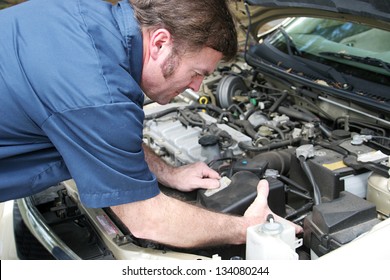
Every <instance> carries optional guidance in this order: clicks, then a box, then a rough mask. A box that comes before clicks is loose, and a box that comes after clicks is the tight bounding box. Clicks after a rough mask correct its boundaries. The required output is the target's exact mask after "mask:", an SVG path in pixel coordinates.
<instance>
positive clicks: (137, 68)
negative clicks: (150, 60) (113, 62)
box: [113, 0, 143, 84]
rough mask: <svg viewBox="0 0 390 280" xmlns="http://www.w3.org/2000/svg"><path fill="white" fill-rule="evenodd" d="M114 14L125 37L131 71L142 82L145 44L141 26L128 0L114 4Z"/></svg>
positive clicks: (136, 79)
mask: <svg viewBox="0 0 390 280" xmlns="http://www.w3.org/2000/svg"><path fill="white" fill-rule="evenodd" d="M113 14H114V17H115V18H116V20H117V22H118V25H119V29H120V31H121V33H122V36H123V38H124V39H125V44H126V50H127V55H128V57H129V72H130V74H131V76H132V77H133V78H134V80H135V81H136V82H137V83H138V84H140V82H141V75H142V66H143V65H142V60H143V44H142V33H141V29H140V26H139V24H138V22H137V20H136V18H135V16H134V11H133V8H132V6H131V5H130V3H129V1H128V0H122V1H120V2H118V3H117V4H116V5H115V6H113Z"/></svg>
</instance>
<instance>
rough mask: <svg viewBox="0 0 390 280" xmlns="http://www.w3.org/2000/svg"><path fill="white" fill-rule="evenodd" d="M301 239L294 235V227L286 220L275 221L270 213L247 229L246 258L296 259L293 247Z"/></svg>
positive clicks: (296, 246) (300, 241) (298, 244)
mask: <svg viewBox="0 0 390 280" xmlns="http://www.w3.org/2000/svg"><path fill="white" fill-rule="evenodd" d="M301 245H302V239H297V238H296V237H295V228H294V227H293V226H292V225H291V224H289V223H288V222H287V221H281V222H276V221H275V220H274V218H273V216H272V215H269V216H268V217H267V221H266V222H265V223H263V224H260V225H255V226H252V227H249V228H248V229H247V240H246V259H247V260H297V259H298V254H297V253H296V252H295V249H296V248H298V247H299V246H301Z"/></svg>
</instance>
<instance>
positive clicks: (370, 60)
mask: <svg viewBox="0 0 390 280" xmlns="http://www.w3.org/2000/svg"><path fill="white" fill-rule="evenodd" d="M319 54H320V55H324V56H330V57H336V58H340V59H345V60H350V61H355V62H360V63H363V64H367V65H370V66H375V67H379V68H383V69H385V70H386V71H388V72H390V63H388V62H386V61H384V60H382V59H379V58H375V57H369V56H365V57H363V56H357V55H352V54H346V53H337V52H320V53H319Z"/></svg>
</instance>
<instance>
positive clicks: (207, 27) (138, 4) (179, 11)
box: [130, 0, 237, 60]
mask: <svg viewBox="0 0 390 280" xmlns="http://www.w3.org/2000/svg"><path fill="white" fill-rule="evenodd" d="M130 2H131V3H132V5H133V9H134V12H135V16H136V18H137V20H138V22H139V23H140V25H141V26H142V27H143V28H152V29H157V28H165V29H167V30H168V31H169V32H170V33H171V35H172V38H173V40H174V44H175V45H174V48H175V49H176V51H179V52H180V50H184V51H187V50H189V51H195V50H199V49H201V48H203V47H210V48H212V49H214V50H216V51H219V52H221V53H222V54H223V56H224V59H225V60H230V59H232V58H233V57H234V56H235V55H236V52H237V31H236V28H235V25H234V21H233V18H232V14H231V12H230V10H229V7H228V4H227V1H226V0H180V1H177V0H130ZM179 47H182V49H179Z"/></svg>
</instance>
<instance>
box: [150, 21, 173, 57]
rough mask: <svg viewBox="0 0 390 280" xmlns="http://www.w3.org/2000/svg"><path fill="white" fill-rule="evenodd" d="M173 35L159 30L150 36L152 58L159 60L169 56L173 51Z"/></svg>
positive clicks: (164, 30)
mask: <svg viewBox="0 0 390 280" xmlns="http://www.w3.org/2000/svg"><path fill="white" fill-rule="evenodd" d="M172 43H173V42H172V36H171V33H170V32H169V31H168V30H166V29H164V28H161V29H157V30H155V31H153V32H152V34H151V35H150V41H149V44H150V56H151V57H152V58H153V59H154V60H157V59H158V58H159V57H160V56H161V55H167V54H169V53H170V52H171V50H172Z"/></svg>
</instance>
